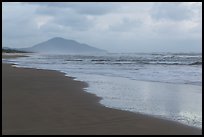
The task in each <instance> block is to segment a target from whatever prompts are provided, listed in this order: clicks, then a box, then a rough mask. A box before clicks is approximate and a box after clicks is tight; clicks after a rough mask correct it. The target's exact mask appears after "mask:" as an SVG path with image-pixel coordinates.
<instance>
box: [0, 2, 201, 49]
mask: <svg viewBox="0 0 204 137" xmlns="http://www.w3.org/2000/svg"><path fill="white" fill-rule="evenodd" d="M2 7H3V9H2V12H3V13H2V16H3V18H2V21H3V22H2V28H3V32H2V34H3V35H2V38H3V47H13V48H20V47H30V46H33V45H35V44H37V43H39V42H42V41H46V40H48V39H50V38H53V37H63V38H66V39H73V40H76V41H78V42H80V43H86V44H89V45H91V46H94V47H97V48H100V49H105V50H108V51H110V52H201V50H202V3H194V2H188V3H183V2H182V3H179V2H177V3H173V2H171V3H167V2H164V3H147V2H145V3H142V2H133V3H131V2H128V3H125V2H121V3H110V2H108V3H105V2H103V3H101V2H98V3H96V2H95V3H94V2H85V3H81V2H76V3H73V2H67V3H62V2H53V3H44V2H29V3H19V2H18V3H12V2H9V3H6V2H4V3H3V4H2Z"/></svg>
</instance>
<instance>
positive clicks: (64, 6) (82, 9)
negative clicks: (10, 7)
mask: <svg viewBox="0 0 204 137" xmlns="http://www.w3.org/2000/svg"><path fill="white" fill-rule="evenodd" d="M22 4H32V5H36V6H38V7H39V8H38V9H37V10H36V12H37V13H38V14H50V13H54V14H55V12H58V11H56V9H57V10H68V9H71V10H73V11H75V12H78V13H79V14H86V15H103V14H108V13H110V12H112V11H114V10H116V9H117V5H116V4H113V3H101V2H76V3H75V2H40V3H39V2H26V3H22Z"/></svg>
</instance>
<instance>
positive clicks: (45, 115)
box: [2, 64, 202, 135]
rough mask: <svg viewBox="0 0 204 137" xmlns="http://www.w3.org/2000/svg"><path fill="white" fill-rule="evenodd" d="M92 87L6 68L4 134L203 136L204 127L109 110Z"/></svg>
mask: <svg viewBox="0 0 204 137" xmlns="http://www.w3.org/2000/svg"><path fill="white" fill-rule="evenodd" d="M87 86H88V85H87V84H86V83H83V82H79V81H74V80H73V79H72V78H69V77H65V76H64V74H63V73H60V72H56V71H48V70H37V69H24V68H14V67H11V65H9V64H2V126H3V127H2V134H3V135H8V134H13V135H17V134H29V135H31V134H33V135H39V134H45V135H63V134H67V135H70V134H115V135H117V134H202V130H201V129H197V128H192V127H188V126H184V125H182V124H179V123H176V122H171V121H167V120H161V119H157V118H153V117H150V116H146V115H140V114H135V113H131V112H126V111H121V110H116V109H111V108H106V107H104V106H102V105H100V104H99V103H98V101H99V99H100V98H98V97H96V96H95V95H92V94H89V93H86V92H84V91H83V88H85V87H87Z"/></svg>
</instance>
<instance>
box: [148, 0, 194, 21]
mask: <svg viewBox="0 0 204 137" xmlns="http://www.w3.org/2000/svg"><path fill="white" fill-rule="evenodd" d="M151 15H152V17H153V18H154V19H158V20H160V19H166V20H177V21H180V20H186V19H189V18H192V15H193V12H192V10H191V9H189V8H188V7H187V6H185V5H182V3H180V2H168V3H167V2H161V3H155V4H154V6H153V8H152V12H151Z"/></svg>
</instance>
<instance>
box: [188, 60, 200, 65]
mask: <svg viewBox="0 0 204 137" xmlns="http://www.w3.org/2000/svg"><path fill="white" fill-rule="evenodd" d="M189 65H202V62H201V61H197V62H193V63H191V64H189Z"/></svg>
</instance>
